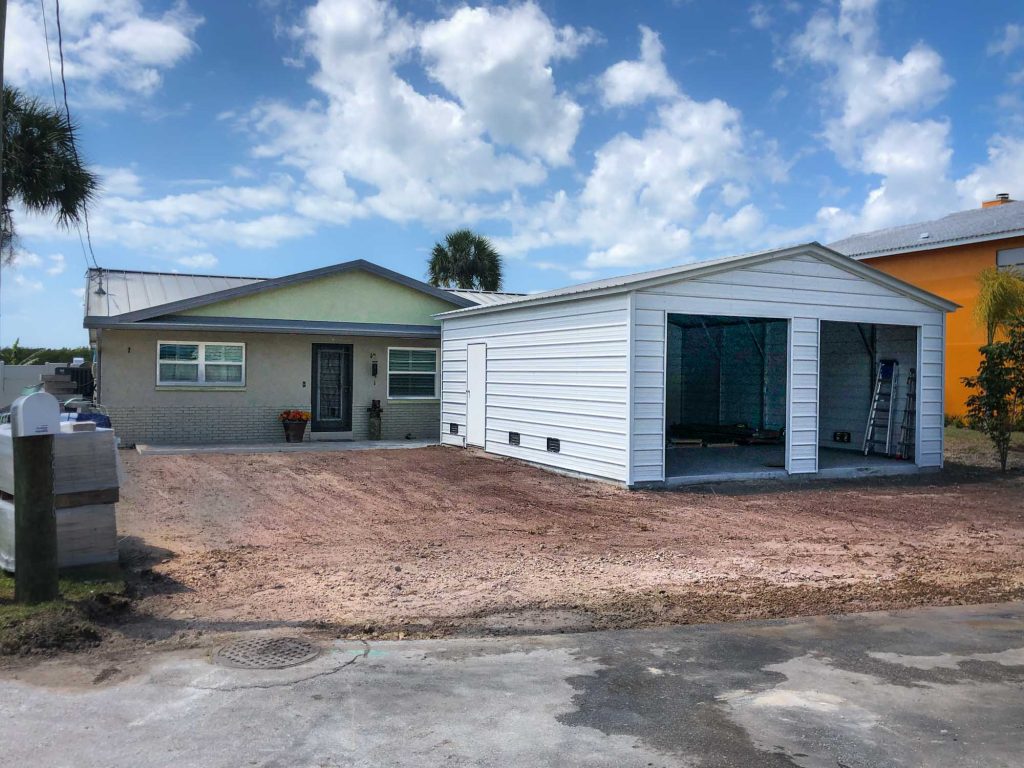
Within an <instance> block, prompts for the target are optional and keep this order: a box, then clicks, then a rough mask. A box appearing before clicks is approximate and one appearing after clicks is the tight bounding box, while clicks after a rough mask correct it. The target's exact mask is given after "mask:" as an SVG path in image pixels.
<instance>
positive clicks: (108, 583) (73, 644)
mask: <svg viewBox="0 0 1024 768" xmlns="http://www.w3.org/2000/svg"><path fill="white" fill-rule="evenodd" d="M124 591H125V585H124V581H123V580H122V579H121V578H120V576H116V575H112V574H111V572H110V571H109V570H106V571H88V570H78V571H76V572H75V573H74V574H70V575H67V576H64V577H62V578H61V580H60V593H61V599H60V600H55V601H53V602H50V603H40V604H38V605H21V604H18V603H15V602H14V577H13V576H12V575H10V574H7V573H2V572H0V655H26V654H33V653H51V652H54V651H59V650H81V649H83V648H88V647H91V646H94V645H96V644H97V643H99V641H100V630H99V627H98V625H97V623H96V620H97V619H100V618H102V617H104V616H107V615H110V614H112V613H114V612H117V611H119V610H123V608H125V607H126V606H127V600H126V599H125V598H124V597H123V596H124Z"/></svg>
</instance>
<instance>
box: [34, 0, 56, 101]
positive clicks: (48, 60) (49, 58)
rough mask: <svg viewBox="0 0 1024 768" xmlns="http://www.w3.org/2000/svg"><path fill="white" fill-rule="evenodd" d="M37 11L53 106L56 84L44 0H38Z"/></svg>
mask: <svg viewBox="0 0 1024 768" xmlns="http://www.w3.org/2000/svg"><path fill="white" fill-rule="evenodd" d="M39 12H40V13H41V14H42V16H43V40H44V41H45V42H46V66H47V67H49V68H50V93H52V94H53V108H54V109H60V107H59V106H58V105H57V84H56V83H55V82H54V80H53V56H51V55H50V30H49V28H48V27H47V26H46V0H39Z"/></svg>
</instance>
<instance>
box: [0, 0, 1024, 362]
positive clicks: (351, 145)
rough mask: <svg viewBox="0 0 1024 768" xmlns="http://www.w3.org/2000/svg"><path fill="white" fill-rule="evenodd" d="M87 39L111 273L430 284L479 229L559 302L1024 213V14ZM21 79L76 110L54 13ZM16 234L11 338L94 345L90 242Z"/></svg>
mask: <svg viewBox="0 0 1024 768" xmlns="http://www.w3.org/2000/svg"><path fill="white" fill-rule="evenodd" d="M43 5H44V6H45V8H46V13H47V23H48V31H49V34H50V45H51V57H52V59H53V61H54V66H55V67H56V39H55V18H54V16H53V13H54V8H53V3H52V0H44V3H43ZM62 24H63V30H64V50H65V60H66V74H67V83H68V89H69V95H70V100H71V108H72V111H73V113H74V115H75V117H76V119H77V120H78V121H79V122H80V124H81V126H82V130H81V150H82V153H83V155H84V156H85V158H86V159H87V160H88V161H89V162H90V163H91V164H93V165H95V166H96V167H97V168H98V170H99V172H100V173H101V175H102V176H103V180H104V190H103V193H102V195H101V197H100V198H99V199H98V200H97V202H96V203H95V205H94V206H93V207H92V209H91V211H90V220H91V231H92V239H93V245H94V248H95V254H96V259H97V260H98V262H99V264H100V265H101V266H104V267H113V268H118V267H119V268H128V269H146V270H159V271H182V272H209V273H221V274H236V275H266V276H274V275H280V274H286V273H290V272H295V271H299V270H303V269H309V268H313V267H317V266H323V265H325V264H331V263H335V262H339V261H345V260H348V259H352V258H365V259H369V260H371V261H375V262H377V263H380V264H383V265H385V266H387V267H390V268H392V269H396V270H399V271H401V272H404V273H406V274H409V275H412V276H414V277H423V276H424V272H425V266H426V259H427V253H428V251H429V249H430V247H431V246H432V245H433V243H434V242H435V241H436V240H438V239H440V238H441V237H442V236H443V235H444V234H445V233H446V232H447V231H450V230H451V229H453V228H456V227H461V226H469V227H471V228H473V229H475V230H477V231H479V232H481V233H483V234H486V235H488V236H490V237H491V238H492V239H493V240H494V241H495V242H496V243H497V245H498V246H499V248H500V250H501V251H502V253H503V254H504V255H505V257H506V288H507V289H509V290H518V291H535V290H542V289H547V288H553V287H557V286H560V285H566V284H569V283H573V282H578V281H581V280H586V279H591V278H595V277H601V276H606V275H611V274H616V273H624V272H632V271H637V270H640V269H644V268H650V267H656V266H659V265H665V264H672V263H682V262H686V261H693V260H699V259H704V258H709V257H712V256H716V255H722V254H728V253H740V252H744V251H749V250H754V249H759V248H763V247H769V246H773V245H780V244H785V243H792V242H798V241H806V240H811V239H817V240H821V241H823V242H829V241H830V240H834V239H836V238H838V237H841V236H843V235H846V234H849V233H852V232H856V231H862V230H870V229H877V228H880V227H884V226H890V225H894V224H899V223H906V222H909V221H914V220H921V219H928V218H933V217H935V216H938V215H941V214H944V213H946V212H949V211H953V210H960V209H964V208H970V207H974V206H976V205H978V204H979V203H980V201H981V200H982V199H986V198H989V197H992V196H993V195H994V194H995V193H997V192H1009V193H1011V195H1013V196H1015V197H1021V196H1024V189H1022V188H1021V185H1022V180H1024V98H1022V97H1024V10H1022V8H1021V6H1020V5H1018V4H1016V3H952V2H949V3H934V2H912V1H911V0H877V1H876V0H845V2H823V1H821V0H814V1H812V0H791V1H786V0H783V1H782V2H767V1H762V2H731V1H730V0H725V1H724V2H723V0H646V1H645V2H642V3H619V2H603V1H602V2H569V0H557V1H555V2H528V3H514V4H510V5H505V4H498V3H493V4H486V5H460V4H455V3H435V2H427V1H426V0H411V1H410V2H403V3H399V2H379V1H378V0H320V2H316V3H310V2H294V1H292V0H256V1H254V2H231V1H230V0H224V1H223V2H217V3H198V2H192V3H186V2H172V3H166V2H138V1H137V0H66V1H65V2H64V3H63V4H62ZM5 69H6V73H5V74H6V77H7V78H8V82H10V83H13V84H15V85H18V86H20V87H22V88H24V89H26V90H29V91H31V92H33V93H36V94H38V95H39V96H40V97H41V98H45V99H50V100H52V95H51V90H50V89H51V85H50V75H49V67H48V65H47V51H46V38H45V36H44V30H43V24H42V11H41V9H40V5H39V3H38V2H36V1H35V0H10V7H9V11H8V28H7V53H6V60H5ZM55 73H56V69H55ZM57 86H58V93H59V87H60V83H59V80H58V82H57ZM15 217H16V221H17V224H18V227H19V230H20V233H21V235H22V241H21V248H22V250H21V252H20V253H19V255H18V259H17V262H16V263H15V265H13V266H12V267H7V268H5V270H4V274H3V287H2V326H0V342H2V343H3V344H5V345H6V344H9V343H10V342H11V341H12V340H13V339H14V338H16V337H17V338H20V339H21V342H22V344H25V345H36V344H54V345H55V344H76V343H84V341H85V339H86V336H85V332H84V331H83V330H82V327H81V292H82V286H83V283H84V280H83V275H84V270H85V266H86V260H85V256H84V255H83V253H82V248H81V245H80V243H79V239H78V233H77V232H75V231H71V232H61V231H59V230H57V229H55V228H54V226H53V224H52V223H51V222H50V221H49V220H47V219H45V218H33V217H29V216H26V215H24V214H23V212H20V211H15Z"/></svg>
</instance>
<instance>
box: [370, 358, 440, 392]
mask: <svg viewBox="0 0 1024 768" xmlns="http://www.w3.org/2000/svg"><path fill="white" fill-rule="evenodd" d="M393 349H394V350H397V351H400V352H403V351H406V350H410V349H411V350H413V351H416V352H433V353H434V394H432V395H394V396H392V395H391V374H392V373H394V374H396V375H398V376H401V375H402V374H416V373H420V374H422V373H425V371H392V370H391V350H393ZM440 351H441V350H439V349H434V348H433V347H388V351H387V355H388V357H387V360H386V361H385V364H384V368H385V371H384V376H385V377H386V380H387V387H388V400H437V399H438V398H439V397H440V395H439V394H438V387H439V385H440V382H441V359H440Z"/></svg>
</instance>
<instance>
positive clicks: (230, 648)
mask: <svg viewBox="0 0 1024 768" xmlns="http://www.w3.org/2000/svg"><path fill="white" fill-rule="evenodd" d="M319 655H320V649H319V648H317V647H316V646H315V645H313V644H312V643H307V642H306V641H305V640H299V639H298V638H297V637H249V638H246V639H245V640H238V641H236V642H234V643H229V644H228V645H225V646H224V647H223V648H221V649H220V650H219V651H217V653H216V654H215V655H214V657H213V660H214V662H215V663H217V664H221V665H223V666H225V667H237V668H240V669H284V668H285V667H294V666H295V665H296V664H305V663H306V662H307V661H312V660H313V659H315V658H316V657H317V656H319Z"/></svg>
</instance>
